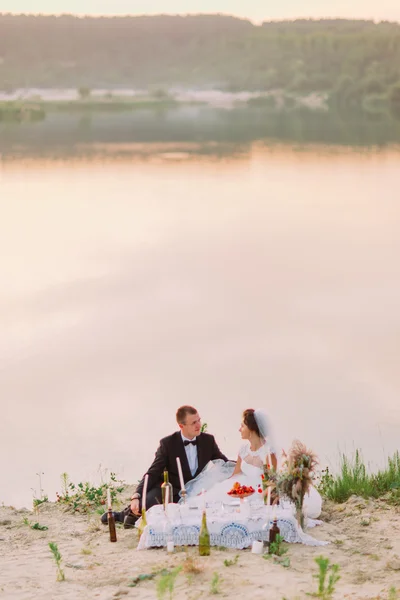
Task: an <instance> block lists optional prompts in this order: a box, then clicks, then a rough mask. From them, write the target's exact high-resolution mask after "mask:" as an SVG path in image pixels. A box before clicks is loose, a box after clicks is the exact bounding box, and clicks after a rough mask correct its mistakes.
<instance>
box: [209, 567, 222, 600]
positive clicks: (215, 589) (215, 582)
mask: <svg viewBox="0 0 400 600" xmlns="http://www.w3.org/2000/svg"><path fill="white" fill-rule="evenodd" d="M220 585H221V578H220V576H219V574H218V573H217V572H216V571H215V573H213V578H212V580H211V586H210V594H212V595H213V596H214V595H217V594H220V593H221V590H220V589H219V587H220Z"/></svg>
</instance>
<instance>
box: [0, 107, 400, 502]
mask: <svg viewBox="0 0 400 600" xmlns="http://www.w3.org/2000/svg"><path fill="white" fill-rule="evenodd" d="M67 123H71V121H69V120H68V119H66V123H65V124H64V126H63V127H62V128H60V130H59V132H60V131H62V132H63V136H64V138H63V139H64V140H68V139H70V140H71V144H70V145H69V146H68V144H66V145H65V146H64V145H63V146H62V151H65V148H67V152H68V151H71V152H72V153H75V151H76V148H77V147H78V146H77V145H76V142H75V141H74V140H75V138H76V133H77V131H79V132H80V135H81V143H88V142H89V140H90V139H92V141H95V142H97V143H99V144H101V143H103V142H107V140H108V139H112V140H114V141H115V139H114V138H115V137H117V138H118V137H119V136H123V135H124V131H123V127H122V126H121V127H120V129H118V128H115V130H114V128H113V127H109V126H107V127H106V125H105V123H104V128H105V129H104V130H103V129H101V128H99V129H96V128H95V130H90V127H89V133H88V130H87V129H86V130H85V128H83V130H82V127H81V125H80V126H79V127H78V129H77V130H74V131H73V132H72V133H71V131H70V130H69V128H68V126H67ZM160 123H165V116H164V120H161V121H160ZM58 125H60V123H58ZM48 126H49V123H48V122H47V121H46V122H44V123H42V124H36V125H33V126H32V127H28V126H27V127H25V126H24V127H15V128H14V129H13V132H14V133H13V135H17V134H18V135H20V134H21V132H23V131H30V132H31V133H30V135H31V137H29V136H27V137H26V139H25V138H21V143H22V140H23V139H25V141H26V143H25V145H24V146H23V148H24V150H23V151H22V150H21V153H22V155H23V156H25V155H24V152H25V151H26V148H28V156H29V153H31V154H35V152H36V150H37V149H38V148H41V146H40V144H41V141H40V136H38V134H37V131H36V127H38V128H40V127H48ZM167 129H168V128H166V129H164V130H163V128H162V127H161V126H160V131H161V132H162V131H164V132H166V131H167ZM8 131H11V129H8ZM90 131H91V132H90ZM138 131H139V132H141V135H142V137H145V136H146V135H150V134H148V133H146V127H145V126H143V127H141V126H139V124H138ZM32 132H36V133H32ZM184 132H185V127H183V126H182V129H181V137H184V136H183V133H184ZM151 134H152V135H154V138H155V139H156V138H157V137H158V138H160V137H161V134H160V133H158V134H157V135H156V132H152V133H151ZM227 134H228V132H227ZM21 135H22V134H21ZM137 135H139V134H137ZM139 137H140V136H139ZM56 139H59V138H57V137H56V136H55V137H52V132H51V128H50V130H49V136H48V137H47V138H46V137H45V142H43V146H42V148H43V154H44V156H45V157H48V155H49V154H48V149H49V148H52V149H53V150H54V149H56V148H58V146H57V144H56V142H55V140H56ZM179 139H180V138H177V140H178V142H179ZM2 140H3V141H2V143H4V139H3V138H2ZM49 140H50V141H51V140H52V144H53V146H51V144H50V145H48V144H49ZM177 140H175V141H173V143H171V142H170V141H168V139H167V138H166V140H164V143H163V144H161V145H160V146H159V149H160V148H164V151H165V148H166V147H168V149H169V151H170V152H171V151H172V149H175V150H174V151H175V152H177V151H178V150H177V149H179V148H181V150H182V148H186V150H185V152H187V153H188V155H189V158H187V159H184V158H183V157H182V156H181V157H179V156H178V157H176V156H175V158H174V157H173V158H172V159H171V158H165V156H164V157H163V156H157V157H154V156H153V158H152V159H151V160H150V159H149V160H146V161H143V160H142V159H141V158H140V155H138V159H137V160H136V159H135V160H125V159H123V160H121V159H116V160H109V159H107V160H106V159H102V160H101V161H96V160H91V161H87V160H84V159H83V158H82V157H81V158H80V159H79V161H76V160H75V159H74V160H72V159H71V160H69V161H64V162H57V161H53V160H52V161H50V160H48V158H46V160H45V162H44V163H41V162H40V161H38V160H36V161H35V162H32V163H31V164H29V165H28V166H26V165H25V162H24V160H21V161H19V160H14V161H11V162H10V163H9V162H8V161H7V156H8V155H7V151H6V160H5V161H4V163H3V170H2V177H1V179H0V205H1V214H2V216H3V218H2V219H1V221H0V268H1V281H2V286H1V290H0V327H1V331H2V335H1V338H0V356H1V365H2V369H1V371H0V397H1V398H2V402H3V403H5V409H6V410H4V411H3V413H2V419H1V421H0V450H1V452H0V456H1V458H0V469H1V471H2V473H3V485H2V487H1V492H0V499H3V500H5V501H6V502H10V503H15V504H21V503H25V504H26V503H27V502H28V500H29V496H30V493H29V490H30V488H31V487H35V485H36V484H35V473H36V472H38V471H39V470H40V471H43V472H44V473H45V477H44V487H45V489H46V491H47V492H48V493H49V494H50V495H54V492H55V491H56V490H57V489H58V486H59V475H60V473H61V472H63V471H67V472H69V474H70V475H71V477H72V478H73V479H75V480H76V479H81V478H84V477H86V476H93V475H94V473H95V471H96V468H97V466H98V464H99V463H101V464H102V465H103V466H107V467H110V468H112V469H113V470H116V471H118V472H120V473H121V474H122V475H123V476H124V477H126V478H127V479H129V480H130V481H134V480H135V479H136V478H137V477H138V476H139V475H140V474H141V472H142V470H143V469H144V467H145V466H147V463H148V462H149V461H150V460H151V459H152V456H153V453H154V449H155V447H156V444H157V441H158V439H159V438H160V437H161V436H163V435H164V434H165V433H168V432H169V431H172V430H173V429H174V416H173V415H174V410H175V408H176V407H177V405H179V404H182V403H186V402H190V403H193V404H195V405H196V406H198V408H199V410H200V412H201V414H202V416H203V418H204V419H205V420H207V421H208V423H209V424H210V428H211V429H212V431H213V432H215V434H216V435H217V437H218V439H219V441H220V444H221V446H222V447H223V448H224V450H226V453H227V454H229V455H230V456H232V457H234V456H235V453H236V449H237V445H238V443H239V442H240V440H239V438H238V433H237V428H238V425H239V419H240V412H241V410H243V408H246V407H247V406H255V407H257V406H261V407H265V408H266V409H267V410H268V411H269V413H270V414H271V417H272V419H273V422H274V423H275V428H276V432H277V437H278V440H279V441H278V443H279V445H281V446H286V447H287V445H288V444H289V443H290V441H291V439H293V437H295V436H299V437H301V438H302V439H304V441H306V442H307V443H309V444H310V445H311V446H313V447H314V448H315V449H316V450H317V452H318V453H319V454H320V455H321V457H322V460H323V461H325V460H327V459H333V458H334V456H335V455H336V451H337V447H338V446H340V447H342V448H347V449H349V448H350V449H351V448H352V446H353V444H354V445H360V446H362V447H363V449H364V450H365V452H366V455H367V459H368V460H371V461H372V462H373V463H374V464H377V463H378V462H379V461H380V459H381V457H382V455H383V451H386V452H391V451H392V450H394V448H395V447H396V445H397V443H398V427H399V425H400V415H399V409H398V394H399V392H400V378H399V373H398V362H399V358H400V357H399V347H398V339H399V334H400V320H399V311H398V306H399V302H400V284H399V282H400V267H399V263H398V261H396V260H395V257H396V256H398V255H399V253H400V241H399V236H398V223H399V218H400V207H399V203H398V192H397V180H398V163H399V156H400V155H399V154H398V153H396V152H395V151H393V150H387V151H381V152H379V153H377V152H375V151H370V152H367V151H365V152H362V153H360V152H358V153H355V152H348V151H346V150H344V149H343V148H336V151H333V148H332V146H330V147H329V148H326V147H320V148H319V151H318V152H317V151H316V150H315V148H314V149H313V148H307V150H306V151H304V152H297V151H294V150H292V149H290V147H288V146H271V147H270V146H268V147H267V148H265V147H264V145H263V143H258V144H254V145H250V143H248V146H247V152H246V153H245V154H244V155H241V154H240V153H238V154H237V155H235V156H230V155H229V154H225V155H224V156H223V157H221V160H219V161H216V160H215V155H214V154H210V155H208V154H203V155H196V154H195V153H194V150H193V151H192V150H190V149H189V148H188V147H186V146H185V145H182V146H180V144H179V143H176V141H177ZM159 141H160V140H158V141H157V142H156V141H154V144H155V145H157V144H159ZM161 141H162V140H161ZM183 141H185V140H183ZM113 143H114V142H113ZM187 143H189V142H188V141H187ZM190 143H192V142H190ZM142 144H144V142H142ZM166 144H170V145H169V146H166ZM4 147H5V146H3V148H4ZM8 147H11V146H8ZM150 148H151V149H153V150H154V145H151V147H150ZM12 149H13V152H19V150H18V148H17V146H16V144H15V143H13V144H12ZM151 149H150V150H149V149H148V148H147V149H146V147H145V146H143V145H142V151H143V152H144V154H146V152H147V154H148V155H149V156H150V155H152V150H151ZM321 151H322V152H321ZM182 152H183V150H182ZM161 154H162V153H161ZM167 154H168V150H167ZM36 156H37V155H36ZM10 457H12V459H10Z"/></svg>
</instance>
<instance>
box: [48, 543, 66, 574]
mask: <svg viewBox="0 0 400 600" xmlns="http://www.w3.org/2000/svg"><path fill="white" fill-rule="evenodd" d="M49 548H50V550H51V553H52V555H53V558H54V560H55V562H56V566H57V581H64V580H65V575H64V571H63V570H62V568H61V563H62V556H61V554H60V551H59V549H58V546H57V544H56V543H55V542H49Z"/></svg>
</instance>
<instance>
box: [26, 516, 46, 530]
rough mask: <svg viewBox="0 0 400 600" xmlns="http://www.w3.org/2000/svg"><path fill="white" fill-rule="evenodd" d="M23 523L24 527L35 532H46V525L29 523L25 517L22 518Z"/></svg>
mask: <svg viewBox="0 0 400 600" xmlns="http://www.w3.org/2000/svg"><path fill="white" fill-rule="evenodd" d="M23 523H24V525H27V526H28V527H30V528H31V529H35V530H36V531H47V530H48V527H47V525H40V523H31V521H29V520H28V518H27V517H24V519H23Z"/></svg>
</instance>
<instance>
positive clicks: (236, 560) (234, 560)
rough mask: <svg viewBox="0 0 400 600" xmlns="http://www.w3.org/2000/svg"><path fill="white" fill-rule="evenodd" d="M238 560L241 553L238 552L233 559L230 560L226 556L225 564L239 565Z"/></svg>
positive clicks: (230, 565)
mask: <svg viewBox="0 0 400 600" xmlns="http://www.w3.org/2000/svg"><path fill="white" fill-rule="evenodd" d="M238 560H239V554H236V556H235V558H233V559H232V560H229V559H228V558H226V559H225V560H224V565H225V566H226V567H233V566H234V565H237V562H238Z"/></svg>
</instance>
